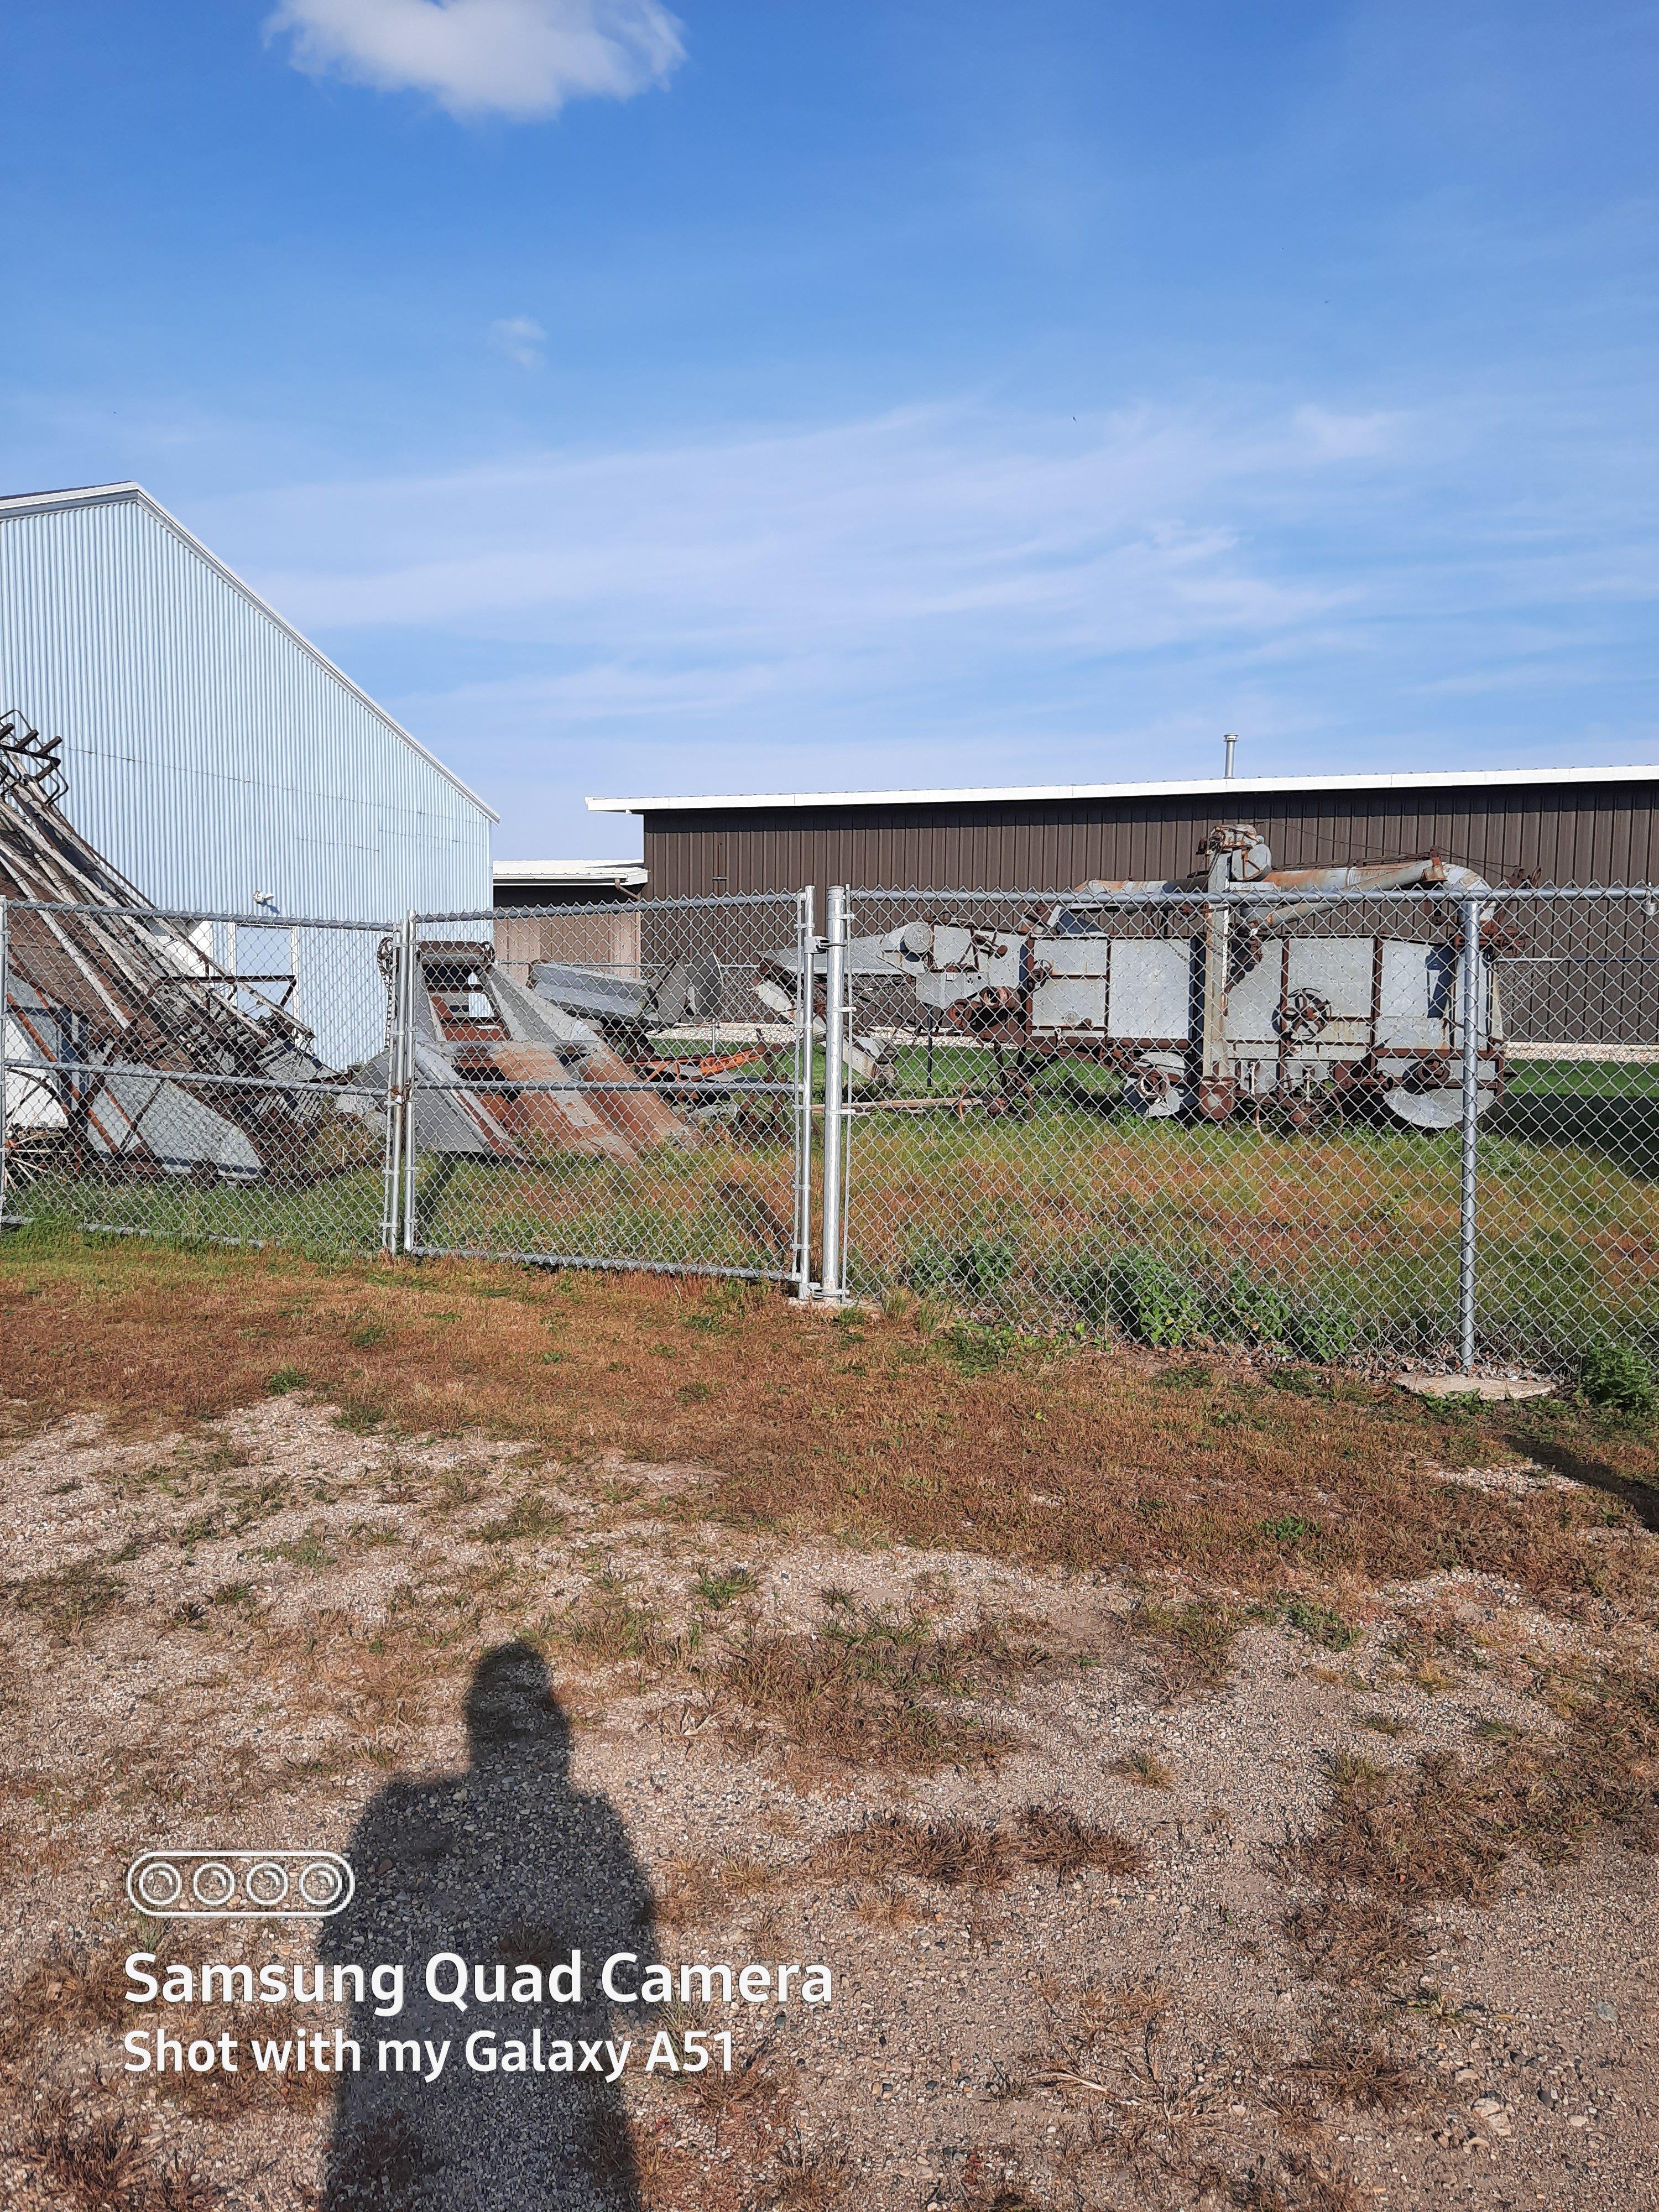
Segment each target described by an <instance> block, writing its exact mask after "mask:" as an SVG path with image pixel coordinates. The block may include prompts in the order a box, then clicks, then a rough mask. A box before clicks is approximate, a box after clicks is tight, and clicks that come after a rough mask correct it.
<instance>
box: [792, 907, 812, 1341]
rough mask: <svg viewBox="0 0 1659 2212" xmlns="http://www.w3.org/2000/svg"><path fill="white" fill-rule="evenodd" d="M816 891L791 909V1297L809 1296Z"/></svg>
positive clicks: (810, 1293)
mask: <svg viewBox="0 0 1659 2212" xmlns="http://www.w3.org/2000/svg"><path fill="white" fill-rule="evenodd" d="M816 901H817V892H816V890H815V888H814V886H813V885H812V884H807V886H806V888H805V890H803V891H802V892H801V894H800V896H799V899H798V901H797V902H796V908H795V984H796V988H795V1158H794V1182H795V1194H794V1195H795V1250H794V1261H793V1266H794V1279H795V1296H796V1297H798V1298H810V1297H811V1295H812V1073H813V1062H814V1060H815V1059H816V1057H817V1055H816V1054H815V1053H814V1051H813V1048H812V967H813V962H814V959H815V957H816V955H817V938H816V936H815V935H814V933H813V927H812V925H813V921H814V919H815V915H814V908H815V904H816Z"/></svg>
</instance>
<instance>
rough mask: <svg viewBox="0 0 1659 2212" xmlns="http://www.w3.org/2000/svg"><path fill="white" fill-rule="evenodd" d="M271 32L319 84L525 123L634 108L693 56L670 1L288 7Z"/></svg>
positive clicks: (462, 0)
mask: <svg viewBox="0 0 1659 2212" xmlns="http://www.w3.org/2000/svg"><path fill="white" fill-rule="evenodd" d="M265 31H266V35H267V36H268V37H274V36H276V35H278V34H281V33H287V34H288V35H289V37H290V38H291V39H292V40H293V46H292V50H291V51H292V58H293V60H294V63H295V66H296V67H297V68H300V69H303V70H310V71H312V72H313V74H315V75H319V76H320V75H322V74H323V73H324V72H325V71H327V70H337V71H338V72H339V73H340V74H341V75H342V76H348V77H351V78H353V79H355V80H356V82H359V83H362V84H371V85H374V86H376V87H377V88H380V90H381V91H385V92H403V91H411V92H424V93H427V94H429V95H430V96H431V98H433V99H434V100H436V101H437V102H438V104H439V105H440V106H442V107H447V109H448V110H449V111H450V112H451V113H452V114H453V115H459V116H466V117H473V116H481V115H490V114H494V115H505V116H508V117H511V118H513V119H514V120H515V121H521V122H522V121H527V120H529V119H530V118H533V117H537V116H547V115H556V114H557V113H558V112H559V110H560V108H562V106H564V104H565V102H566V101H567V100H580V99H586V98H593V97H600V98H605V99H611V100H628V99H629V98H631V97H632V95H633V94H635V93H636V92H644V91H646V90H647V88H649V87H650V86H652V85H653V84H662V83H665V82H666V81H667V79H668V77H669V76H670V75H671V73H672V71H673V70H674V68H675V67H676V65H677V64H678V63H679V62H680V61H681V60H683V59H684V54H685V48H684V44H683V42H682V40H681V37H680V31H681V26H680V24H679V22H678V20H677V19H676V18H675V17H674V16H672V15H670V14H669V12H668V10H667V9H666V8H665V7H663V6H662V5H661V4H660V0H282V4H281V5H280V6H279V7H278V8H277V9H276V13H275V14H274V15H271V16H270V17H269V18H268V20H267V21H266V24H265Z"/></svg>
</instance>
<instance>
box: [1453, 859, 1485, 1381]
mask: <svg viewBox="0 0 1659 2212" xmlns="http://www.w3.org/2000/svg"><path fill="white" fill-rule="evenodd" d="M1480 962H1481V953H1480V900H1479V899H1476V898H1471V899H1465V900H1464V902H1463V1006H1462V1026H1463V1125H1462V1184H1461V1189H1460V1193H1459V1200H1460V1202H1459V1206H1458V1233H1457V1336H1458V1352H1459V1356H1460V1358H1461V1360H1462V1368H1463V1372H1464V1373H1465V1374H1466V1375H1472V1374H1473V1373H1474V1353H1475V1342H1474V1317H1475V1316H1474V1291H1475V1267H1474V1237H1475V1174H1476V1168H1477V1164H1478V1161H1477V1139H1476V1132H1477V1130H1478V1127H1479V1121H1480V997H1481V993H1480V981H1481V976H1480Z"/></svg>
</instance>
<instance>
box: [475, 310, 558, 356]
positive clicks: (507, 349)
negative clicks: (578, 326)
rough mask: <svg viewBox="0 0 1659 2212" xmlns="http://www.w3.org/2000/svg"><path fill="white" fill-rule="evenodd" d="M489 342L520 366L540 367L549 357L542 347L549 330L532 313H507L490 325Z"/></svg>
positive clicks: (498, 351)
mask: <svg viewBox="0 0 1659 2212" xmlns="http://www.w3.org/2000/svg"><path fill="white" fill-rule="evenodd" d="M489 343H491V345H493V346H494V347H495V350H496V352H497V353H504V354H505V355H506V356H507V359H508V360H509V361H513V362H517V363H518V365H519V367H520V368H540V367H541V366H542V363H543V362H544V361H545V360H546V359H547V356H546V355H545V354H544V352H543V351H542V348H543V347H544V345H545V344H546V343H547V332H546V331H544V329H543V328H542V326H541V325H540V324H539V323H538V322H537V321H536V319H535V318H534V317H533V316H531V315H505V316H503V317H502V318H501V320H500V321H499V322H495V323H492V324H491V325H489Z"/></svg>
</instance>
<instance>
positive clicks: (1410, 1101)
mask: <svg viewBox="0 0 1659 2212" xmlns="http://www.w3.org/2000/svg"><path fill="white" fill-rule="evenodd" d="M1383 1095H1384V1097H1386V1099H1387V1101H1388V1106H1389V1112H1390V1113H1392V1114H1397V1115H1399V1117H1400V1119H1401V1121H1409V1122H1410V1123H1411V1125H1412V1127H1413V1128H1414V1129H1455V1128H1456V1127H1457V1126H1458V1124H1459V1123H1460V1122H1461V1121H1462V1119H1463V1091H1462V1085H1459V1084H1455V1083H1449V1084H1447V1085H1444V1087H1443V1088H1437V1089H1436V1090H1433V1091H1408V1090H1407V1087H1406V1085H1404V1084H1403V1083H1396V1084H1395V1086H1394V1088H1393V1090H1392V1091H1386V1092H1385V1093H1384V1094H1383ZM1491 1103H1492V1093H1491V1092H1490V1091H1483V1092H1482V1093H1481V1094H1480V1097H1478V1098H1477V1100H1476V1102H1475V1112H1476V1113H1477V1114H1484V1113H1485V1112H1486V1108H1487V1107H1488V1106H1489V1105H1490V1104H1491Z"/></svg>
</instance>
